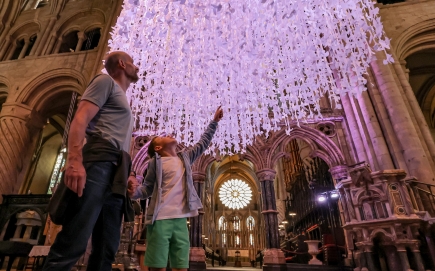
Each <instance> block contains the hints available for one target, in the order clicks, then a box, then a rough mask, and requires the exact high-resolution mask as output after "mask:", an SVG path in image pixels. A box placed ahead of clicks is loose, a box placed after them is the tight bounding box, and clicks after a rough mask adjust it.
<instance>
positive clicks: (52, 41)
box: [44, 33, 57, 55]
mask: <svg viewBox="0 0 435 271" xmlns="http://www.w3.org/2000/svg"><path fill="white" fill-rule="evenodd" d="M56 40H57V39H56V34H55V33H53V34H52V35H51V38H50V43H49V44H48V47H47V49H46V50H45V52H44V54H45V55H49V54H51V51H52V50H53V47H54V43H55V42H56Z"/></svg>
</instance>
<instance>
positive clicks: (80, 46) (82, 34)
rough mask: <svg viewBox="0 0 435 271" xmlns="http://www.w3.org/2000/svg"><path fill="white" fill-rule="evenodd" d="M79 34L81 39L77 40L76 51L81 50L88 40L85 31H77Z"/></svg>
mask: <svg viewBox="0 0 435 271" xmlns="http://www.w3.org/2000/svg"><path fill="white" fill-rule="evenodd" d="M77 36H78V38H79V41H78V42H77V46H76V50H75V52H80V50H81V49H82V46H83V42H84V41H85V40H86V35H85V33H83V32H79V33H77Z"/></svg>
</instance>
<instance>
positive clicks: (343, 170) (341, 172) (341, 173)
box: [329, 165, 349, 183]
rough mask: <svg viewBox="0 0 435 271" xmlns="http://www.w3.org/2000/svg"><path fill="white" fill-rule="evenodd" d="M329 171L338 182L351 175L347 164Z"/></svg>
mask: <svg viewBox="0 0 435 271" xmlns="http://www.w3.org/2000/svg"><path fill="white" fill-rule="evenodd" d="M329 172H330V173H331V175H332V178H333V179H334V180H335V181H336V182H337V183H338V182H340V181H341V180H344V179H347V178H348V177H349V173H348V166H346V165H340V166H335V167H332V168H331V169H329Z"/></svg>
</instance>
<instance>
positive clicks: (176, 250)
mask: <svg viewBox="0 0 435 271" xmlns="http://www.w3.org/2000/svg"><path fill="white" fill-rule="evenodd" d="M168 220H172V223H173V232H172V238H171V240H170V243H169V263H170V266H171V268H172V270H174V271H186V270H187V268H189V251H190V242H189V231H188V229H187V219H186V218H175V219H168Z"/></svg>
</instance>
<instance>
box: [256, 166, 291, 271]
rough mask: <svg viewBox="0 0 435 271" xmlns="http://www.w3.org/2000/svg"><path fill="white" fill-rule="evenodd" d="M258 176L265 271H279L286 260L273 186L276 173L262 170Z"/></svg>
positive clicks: (258, 172)
mask: <svg viewBox="0 0 435 271" xmlns="http://www.w3.org/2000/svg"><path fill="white" fill-rule="evenodd" d="M256 174H257V178H258V180H259V181H260V185H261V198H262V214H263V217H264V224H265V236H266V250H265V251H264V265H265V267H264V268H263V270H279V265H281V264H285V258H284V253H283V252H282V251H281V249H280V244H279V234H278V212H277V209H276V198H275V189H274V185H273V181H274V179H275V175H276V172H275V170H273V169H262V170H259V171H257V172H256Z"/></svg>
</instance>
